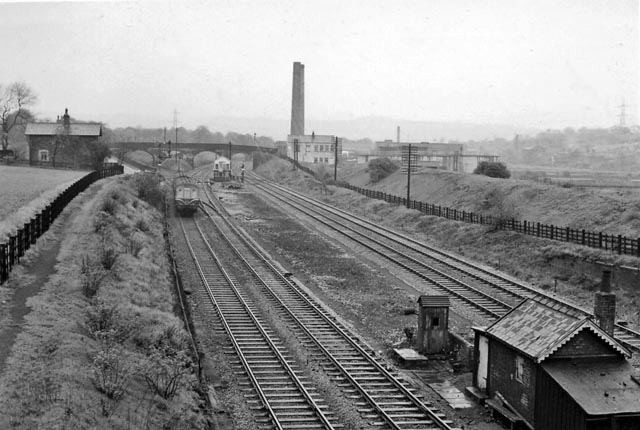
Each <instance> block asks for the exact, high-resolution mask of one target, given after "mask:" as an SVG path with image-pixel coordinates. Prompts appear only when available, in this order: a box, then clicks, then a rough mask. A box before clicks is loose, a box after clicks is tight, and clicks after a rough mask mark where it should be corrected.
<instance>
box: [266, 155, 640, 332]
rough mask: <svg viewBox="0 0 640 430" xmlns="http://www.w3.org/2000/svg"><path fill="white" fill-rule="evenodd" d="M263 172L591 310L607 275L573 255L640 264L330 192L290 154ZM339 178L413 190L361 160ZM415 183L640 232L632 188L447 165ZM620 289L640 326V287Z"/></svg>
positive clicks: (430, 198) (449, 198)
mask: <svg viewBox="0 0 640 430" xmlns="http://www.w3.org/2000/svg"><path fill="white" fill-rule="evenodd" d="M257 172H258V173H259V174H261V175H264V176H265V177H267V178H270V179H273V180H276V181H278V182H282V183H284V184H286V185H288V186H290V187H292V188H294V189H298V190H300V191H302V192H305V193H307V194H310V195H312V196H314V197H315V198H317V199H320V200H323V201H326V202H327V203H329V204H332V205H335V206H338V207H341V208H343V209H346V210H349V211H351V212H354V213H356V214H359V215H362V216H365V217H367V218H369V219H371V220H372V221H375V222H377V223H380V224H381V225H386V226H388V227H391V228H394V229H396V230H398V231H400V232H403V233H405V234H407V235H409V236H412V237H415V238H416V239H418V240H421V241H423V242H425V243H428V244H431V245H435V246H438V247H441V248H443V249H446V250H449V251H452V252H454V253H457V254H458V255H461V256H464V257H467V258H469V259H471V260H473V261H477V262H480V263H484V264H486V265H488V266H492V267H495V268H497V269H500V270H502V271H504V272H506V273H508V274H510V275H512V276H515V277H517V278H519V279H521V280H523V281H526V282H529V283H531V284H533V285H535V286H538V287H540V288H543V289H546V290H550V291H552V292H554V291H556V292H557V294H559V295H561V296H565V297H568V298H570V299H571V300H572V301H574V302H577V303H578V304H580V305H582V306H583V307H585V308H587V309H591V308H592V307H593V291H594V289H595V288H596V286H597V284H598V283H599V281H600V279H599V277H594V276H593V275H590V274H587V273H583V272H582V271H580V270H576V269H573V268H572V267H571V264H570V262H571V261H588V262H593V261H600V262H604V263H607V264H612V265H626V266H632V267H633V266H635V267H638V266H640V261H639V260H638V259H637V258H634V257H630V256H619V255H617V254H614V253H612V252H609V251H601V250H597V249H593V248H586V247H582V246H578V245H573V244H568V243H563V242H556V241H551V240H544V239H538V238H536V237H533V236H527V235H523V234H519V233H514V232H510V231H496V230H495V229H494V228H492V227H490V226H482V225H477V224H466V223H462V222H455V221H450V220H447V219H445V218H439V217H434V216H427V215H424V214H422V213H420V212H418V211H415V210H409V209H406V208H405V207H402V206H398V205H393V204H389V203H386V202H383V201H380V200H374V199H369V198H366V197H364V196H362V195H360V194H357V193H355V192H352V191H349V190H346V189H344V188H339V187H333V186H329V187H328V194H327V193H323V191H322V187H321V183H320V182H319V181H317V180H315V179H313V178H310V177H309V176H308V175H306V174H303V173H301V172H300V171H298V170H296V171H294V170H292V167H291V165H290V164H289V163H287V162H284V161H282V160H276V159H273V160H271V161H269V162H268V163H266V164H264V165H262V166H260V167H259V168H258V169H257ZM338 179H339V180H346V181H347V182H349V183H351V184H353V185H357V186H361V187H366V188H370V189H374V190H380V191H384V192H387V193H391V194H395V195H399V196H403V195H406V176H403V175H402V174H401V173H400V172H395V173H394V174H392V175H390V176H389V177H387V178H385V179H383V180H381V181H380V182H378V183H375V184H372V183H370V182H369V175H368V173H367V171H366V167H365V166H362V167H360V168H358V166H355V168H354V167H352V168H351V169H349V171H347V169H343V170H342V171H341V172H340V174H339V177H338ZM411 189H412V198H414V199H416V200H421V201H426V202H429V203H433V204H439V205H442V206H449V207H452V208H457V209H465V210H477V208H478V207H479V206H482V205H483V204H485V201H486V196H487V195H488V194H489V193H491V192H492V190H493V193H495V194H497V195H499V196H502V199H503V203H504V205H505V207H509V208H510V210H511V209H513V210H514V211H515V213H516V214H518V215H519V216H518V217H519V218H522V219H527V220H530V221H539V222H543V223H554V224H557V225H570V226H572V227H574V228H585V229H590V230H594V231H598V230H603V231H608V232H610V233H616V234H618V233H619V234H628V235H629V236H632V237H635V236H637V232H638V231H640V197H637V195H636V194H634V193H632V192H622V193H615V195H610V194H606V193H601V192H598V191H597V190H594V191H581V190H575V189H565V188H559V187H556V186H552V185H545V184H538V183H533V182H529V181H515V180H500V179H492V178H487V177H482V176H478V175H465V174H459V173H451V172H440V171H429V172H424V174H420V175H413V176H412V185H411ZM553 261H562V262H563V264H561V265H554V264H551V263H552V262H553ZM614 292H616V293H617V294H618V301H617V303H618V312H617V315H618V319H619V320H624V321H627V322H629V324H630V325H631V326H632V327H636V328H637V327H638V326H640V313H638V310H637V305H638V303H640V292H638V291H637V288H631V287H628V288H627V287H625V288H618V286H617V285H616V280H615V279H614Z"/></svg>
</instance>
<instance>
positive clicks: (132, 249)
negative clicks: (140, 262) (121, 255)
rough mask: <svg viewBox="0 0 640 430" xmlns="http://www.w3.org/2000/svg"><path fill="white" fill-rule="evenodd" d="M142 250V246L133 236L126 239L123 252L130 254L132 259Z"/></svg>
mask: <svg viewBox="0 0 640 430" xmlns="http://www.w3.org/2000/svg"><path fill="white" fill-rule="evenodd" d="M143 248H144V244H143V243H142V242H140V241H139V240H138V239H137V238H136V237H135V236H133V237H129V238H127V241H126V243H125V246H124V250H125V252H126V253H127V254H131V255H133V256H134V257H137V256H138V255H140V251H142V249H143Z"/></svg>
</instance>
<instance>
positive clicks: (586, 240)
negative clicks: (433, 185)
mask: <svg viewBox="0 0 640 430" xmlns="http://www.w3.org/2000/svg"><path fill="white" fill-rule="evenodd" d="M340 185H341V186H344V187H345V188H348V189H350V190H352V191H355V192H357V193H360V194H362V195H365V196H367V197H370V198H373V199H378V200H384V201H386V202H389V203H395V204H399V205H403V206H407V199H406V198H402V197H398V196H394V195H391V194H387V193H383V192H382V191H375V190H368V189H366V188H360V187H355V186H353V185H342V184H340ZM408 207H409V208H411V209H416V210H418V211H420V212H423V213H425V214H427V215H433V216H438V217H443V218H447V219H450V220H455V221H462V222H468V223H473V224H487V225H493V226H495V227H496V228H497V229H500V230H512V231H516V232H518V233H523V234H528V235H531V236H537V237H541V238H545V239H552V240H559V241H561V242H571V243H576V244H578V245H584V246H588V247H591V248H599V249H605V250H609V251H613V252H617V253H618V254H628V255H635V256H639V257H640V238H635V239H634V238H629V237H625V236H621V235H613V234H605V233H602V232H597V233H596V232H592V231H586V230H576V229H572V228H569V227H557V226H555V225H550V224H540V223H539V222H531V221H522V220H517V219H514V218H509V219H499V218H495V217H490V216H483V215H479V214H477V213H474V212H467V211H461V210H457V209H452V208H448V207H443V206H438V205H433V204H430V203H425V202H418V201H415V200H411V201H409V205H408Z"/></svg>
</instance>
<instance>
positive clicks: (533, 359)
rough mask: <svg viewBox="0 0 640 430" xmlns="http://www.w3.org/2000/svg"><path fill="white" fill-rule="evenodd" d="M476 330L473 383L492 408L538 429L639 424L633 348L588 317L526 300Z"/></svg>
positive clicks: (614, 429) (635, 428) (631, 428)
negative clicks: (630, 359) (505, 406)
mask: <svg viewBox="0 0 640 430" xmlns="http://www.w3.org/2000/svg"><path fill="white" fill-rule="evenodd" d="M474 330H475V332H476V340H475V354H476V357H475V359H476V366H475V368H474V385H475V386H476V387H478V388H479V389H481V390H483V391H485V392H486V394H487V395H488V396H489V397H492V398H495V399H499V400H500V402H498V403H499V404H497V403H489V404H490V405H491V407H492V408H497V409H494V411H495V410H498V411H499V413H502V414H503V415H504V413H503V412H505V413H507V415H509V413H510V412H515V415H517V417H518V419H519V420H520V422H521V423H523V424H524V423H526V425H527V427H528V428H535V429H536V430H622V429H625V430H640V384H639V383H638V378H637V377H636V376H634V372H635V371H634V369H633V367H632V366H631V365H630V363H629V362H628V361H627V360H626V358H628V357H629V356H630V355H631V354H630V352H629V351H628V350H627V349H626V348H625V347H624V346H622V345H621V344H620V343H619V342H617V341H616V340H615V338H613V336H611V335H609V334H608V333H607V332H606V331H605V330H603V329H602V328H601V327H599V326H598V325H597V324H596V323H595V322H593V321H592V320H591V319H590V318H588V317H586V316H583V315H579V314H576V313H565V312H563V311H561V310H559V309H557V304H553V303H548V304H545V303H540V302H538V301H535V300H532V299H529V300H526V301H524V302H522V303H521V304H519V305H518V306H516V307H515V308H513V309H512V310H511V311H510V312H509V313H507V314H506V315H504V316H503V317H502V318H500V319H499V320H498V321H496V322H495V323H493V324H492V325H491V326H489V327H488V328H478V327H474ZM490 400H492V399H490ZM501 405H507V406H508V407H507V408H506V409H507V410H506V411H502V410H501V409H502V408H503V406H501ZM504 416H506V415H504ZM516 421H517V420H516Z"/></svg>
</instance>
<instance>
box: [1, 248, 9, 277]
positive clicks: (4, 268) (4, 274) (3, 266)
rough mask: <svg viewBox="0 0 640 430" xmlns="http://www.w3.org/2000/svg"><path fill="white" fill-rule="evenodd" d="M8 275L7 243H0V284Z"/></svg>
mask: <svg viewBox="0 0 640 430" xmlns="http://www.w3.org/2000/svg"><path fill="white" fill-rule="evenodd" d="M8 277H9V267H7V244H6V243H2V244H0V284H2V283H4V281H6V280H7V278H8Z"/></svg>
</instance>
